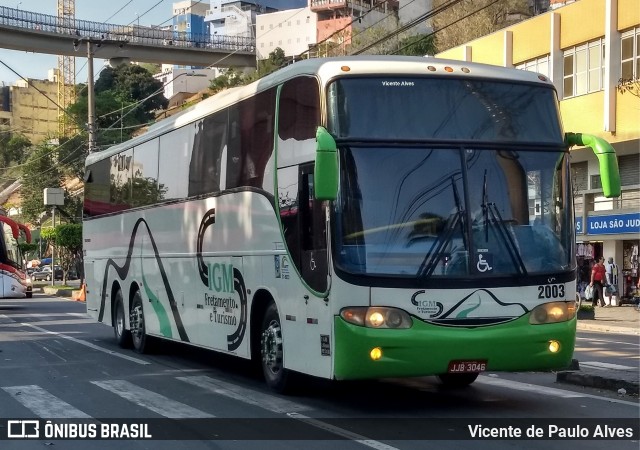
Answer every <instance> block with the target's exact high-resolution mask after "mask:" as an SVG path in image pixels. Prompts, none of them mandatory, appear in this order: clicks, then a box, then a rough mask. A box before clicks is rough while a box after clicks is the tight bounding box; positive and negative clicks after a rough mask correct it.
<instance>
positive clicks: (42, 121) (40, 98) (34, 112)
mask: <svg viewBox="0 0 640 450" xmlns="http://www.w3.org/2000/svg"><path fill="white" fill-rule="evenodd" d="M43 93H44V94H46V97H45V96H44V95H43ZM57 96H58V83H57V81H56V80H33V79H30V80H29V82H28V83H27V82H26V81H24V80H18V81H16V82H15V83H14V85H13V86H11V87H10V113H11V119H10V122H11V125H10V127H11V130H12V131H15V132H18V133H21V134H23V135H24V136H26V137H27V138H28V139H29V140H30V141H31V143H33V144H38V143H40V142H42V141H44V140H45V139H47V138H50V137H52V136H54V135H56V136H57V134H58V120H59V110H58V106H57V105H56V104H55V103H54V102H53V101H52V100H54V101H55V99H57ZM49 99H51V100H49Z"/></svg>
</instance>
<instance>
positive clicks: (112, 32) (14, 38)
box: [0, 6, 256, 67]
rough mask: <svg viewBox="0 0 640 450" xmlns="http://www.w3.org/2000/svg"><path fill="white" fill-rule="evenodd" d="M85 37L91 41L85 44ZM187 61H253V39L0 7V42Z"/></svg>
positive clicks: (29, 49)
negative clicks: (70, 17) (121, 23)
mask: <svg viewBox="0 0 640 450" xmlns="http://www.w3.org/2000/svg"><path fill="white" fill-rule="evenodd" d="M89 43H90V45H88V44H89ZM88 47H90V48H91V54H92V56H93V57H94V58H101V59H109V60H110V59H116V58H118V59H126V58H128V59H130V60H131V61H141V62H149V63H166V64H177V65H187V66H216V67H255V65H256V49H255V39H253V38H247V37H239V36H218V35H216V36H210V35H197V34H193V33H174V32H173V31H172V30H162V29H160V28H155V27H146V26H140V25H136V24H129V25H114V24H107V23H101V22H91V21H88V20H75V19H69V18H62V17H58V16H51V15H47V14H39V13H36V12H31V11H25V10H21V9H15V8H7V7H4V6H2V7H0V48H6V49H10V50H23V51H27V52H34V53H48V54H52V55H65V56H78V57H87V52H88Z"/></svg>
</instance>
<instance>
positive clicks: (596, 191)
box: [436, 0, 640, 297]
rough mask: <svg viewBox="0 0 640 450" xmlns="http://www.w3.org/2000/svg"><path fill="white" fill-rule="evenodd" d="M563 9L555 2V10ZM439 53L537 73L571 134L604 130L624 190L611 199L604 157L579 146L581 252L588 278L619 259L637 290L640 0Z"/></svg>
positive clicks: (530, 24)
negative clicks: (628, 87) (603, 180)
mask: <svg viewBox="0 0 640 450" xmlns="http://www.w3.org/2000/svg"><path fill="white" fill-rule="evenodd" d="M554 6H558V5H557V2H551V7H552V8H553V7H554ZM436 56H438V57H442V58H449V59H456V60H465V61H474V62H480V63H487V64H493V65H499V66H506V67H517V68H520V69H523V70H533V71H536V72H540V73H542V74H544V75H546V76H548V77H549V78H550V79H551V80H552V81H553V84H554V86H555V87H556V90H557V92H558V98H559V100H560V110H561V113H562V120H563V124H564V127H565V131H571V132H580V133H587V134H592V135H596V136H598V137H601V138H604V139H605V140H607V141H608V142H610V143H611V144H612V145H613V147H614V148H615V150H616V154H617V156H618V165H619V167H620V176H621V183H622V194H621V196H620V197H618V198H614V199H607V198H605V197H604V196H603V193H602V188H601V184H600V176H599V166H598V160H597V158H596V156H595V155H594V153H593V152H592V151H591V150H590V149H587V148H575V147H574V148H572V150H571V167H572V172H573V176H574V199H575V213H576V223H575V227H576V234H577V244H578V245H577V246H576V248H577V256H578V263H579V265H580V266H581V267H582V268H583V271H582V273H583V277H586V276H588V273H589V271H588V267H589V265H590V264H592V262H593V260H594V259H595V258H598V257H600V256H604V257H605V258H609V257H613V258H614V260H615V261H616V263H617V264H618V266H619V267H620V269H621V272H622V273H621V276H620V285H619V290H620V293H621V295H622V296H623V297H629V296H630V295H631V294H633V292H634V286H636V285H637V282H638V276H639V257H638V253H639V252H638V247H639V245H640V90H639V89H638V88H637V87H636V90H635V93H634V92H633V91H632V92H629V91H627V92H622V91H621V89H620V84H621V80H627V81H629V82H631V83H633V82H634V80H635V83H636V84H635V86H638V84H637V83H640V81H639V80H640V2H638V0H580V1H576V2H567V4H566V5H565V6H562V7H558V8H556V9H552V10H551V11H549V12H547V13H544V14H541V15H538V16H535V17H533V18H531V19H529V20H526V21H524V22H520V23H518V24H516V25H513V26H511V27H508V28H505V29H503V30H500V31H498V32H496V33H493V34H490V35H487V36H484V37H482V38H479V39H476V40H474V41H471V42H468V43H466V44H464V45H461V46H458V47H454V48H452V49H449V50H447V51H445V52H442V53H440V54H438V55H436Z"/></svg>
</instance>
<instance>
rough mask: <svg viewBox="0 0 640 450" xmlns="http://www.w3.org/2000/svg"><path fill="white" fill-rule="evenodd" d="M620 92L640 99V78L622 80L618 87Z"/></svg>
mask: <svg viewBox="0 0 640 450" xmlns="http://www.w3.org/2000/svg"><path fill="white" fill-rule="evenodd" d="M617 89H618V92H620V94H621V95H624V94H625V93H626V92H628V93H629V94H631V95H633V96H635V97H638V98H640V78H636V79H635V80H634V79H628V80H625V79H624V78H620V79H619V80H618V86H617Z"/></svg>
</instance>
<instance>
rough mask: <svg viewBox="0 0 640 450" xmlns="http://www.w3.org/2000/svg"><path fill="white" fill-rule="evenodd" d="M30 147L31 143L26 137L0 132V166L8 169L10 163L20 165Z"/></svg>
mask: <svg viewBox="0 0 640 450" xmlns="http://www.w3.org/2000/svg"><path fill="white" fill-rule="evenodd" d="M30 147H31V141H30V140H29V139H28V138H27V137H26V136H24V135H22V134H20V133H13V132H12V131H11V130H2V131H0V164H1V165H2V167H9V166H10V165H11V163H12V162H15V163H21V162H22V161H23V159H24V157H25V154H26V152H27V150H28V149H29V148H30Z"/></svg>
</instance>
